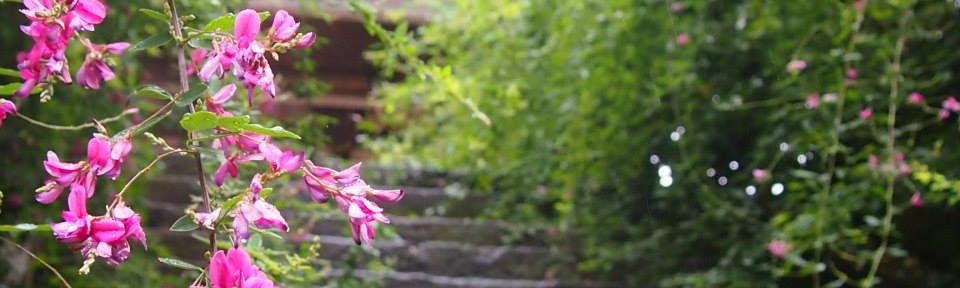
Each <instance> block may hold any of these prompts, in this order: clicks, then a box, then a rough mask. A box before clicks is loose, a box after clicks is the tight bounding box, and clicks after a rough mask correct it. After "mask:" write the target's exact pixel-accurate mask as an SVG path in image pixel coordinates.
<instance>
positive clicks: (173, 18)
mask: <svg viewBox="0 0 960 288" xmlns="http://www.w3.org/2000/svg"><path fill="white" fill-rule="evenodd" d="M175 2H176V1H174V0H167V5H169V6H170V25H171V26H172V27H173V38H174V39H176V40H177V70H178V72H180V93H181V94H183V93H186V92H187V91H189V90H190V82H189V81H188V80H187V79H188V77H189V75H188V74H187V60H186V56H185V53H184V51H183V50H184V48H183V44H184V39H183V27H181V25H180V16H179V15H178V14H177V5H176V3H175ZM193 112H196V107H194V104H193V103H190V113H193ZM189 136H190V143H189V146H190V148H191V149H193V148H197V146H199V144H200V143H199V142H198V141H196V140H195V139H196V138H198V135H197V132H190V134H189ZM193 150H195V149H193ZM193 156H194V158H195V159H196V163H197V171H198V173H197V178H198V180H199V181H200V196H201V198H203V207H204V208H205V209H206V210H207V213H210V212H212V211H213V209H212V208H211V206H210V192H209V191H208V190H207V178H206V176H205V174H204V173H203V156H201V154H200V153H195V154H193ZM216 235H217V232H216V231H210V236H209V237H210V253H213V252H214V251H216V250H217V237H216Z"/></svg>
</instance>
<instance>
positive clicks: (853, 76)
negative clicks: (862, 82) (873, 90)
mask: <svg viewBox="0 0 960 288" xmlns="http://www.w3.org/2000/svg"><path fill="white" fill-rule="evenodd" d="M857 74H858V73H857V69H853V68H847V78H848V79H857Z"/></svg>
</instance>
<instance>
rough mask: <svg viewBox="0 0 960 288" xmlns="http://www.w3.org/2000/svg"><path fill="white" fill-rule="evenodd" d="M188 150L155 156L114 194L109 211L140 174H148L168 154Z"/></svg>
mask: <svg viewBox="0 0 960 288" xmlns="http://www.w3.org/2000/svg"><path fill="white" fill-rule="evenodd" d="M186 152H187V151H186V150H183V149H177V150H173V151H167V152H166V153H163V154H160V155H157V158H154V159H153V161H151V162H150V164H147V166H146V167H143V169H140V171H138V172H137V174H134V175H133V177H131V178H130V180H127V184H124V185H123V188H121V189H120V192H119V193H117V195H116V196H114V198H113V203H111V204H110V207H109V208H107V211H111V210H113V207H114V206H116V205H117V203H119V202H120V199H121V197H122V196H123V193H124V192H127V189H130V186H131V185H133V181H136V180H137V179H139V178H140V176H143V174H146V173H147V171H149V170H150V169H151V168H153V166H156V165H157V163H160V160H163V158H166V157H167V156H170V155H173V154H179V153H186Z"/></svg>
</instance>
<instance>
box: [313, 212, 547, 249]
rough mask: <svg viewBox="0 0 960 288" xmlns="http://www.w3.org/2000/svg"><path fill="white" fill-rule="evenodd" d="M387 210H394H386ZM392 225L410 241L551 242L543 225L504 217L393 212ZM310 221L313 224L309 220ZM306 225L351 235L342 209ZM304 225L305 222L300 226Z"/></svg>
mask: <svg viewBox="0 0 960 288" xmlns="http://www.w3.org/2000/svg"><path fill="white" fill-rule="evenodd" d="M387 212H392V211H390V210H389V208H388V210H387ZM388 217H389V218H390V224H389V226H391V227H393V229H394V230H395V231H396V233H397V235H398V237H399V238H400V239H403V241H405V242H409V243H421V242H426V241H449V242H461V243H467V244H473V245H506V244H512V245H539V246H544V245H547V244H548V243H549V239H548V236H547V233H546V232H545V231H544V230H543V229H534V228H525V227H522V226H517V225H510V224H509V223H506V222H503V221H493V220H490V221H485V220H475V219H470V218H447V217H430V216H426V217H420V216H414V217H406V216H392V215H389V214H388ZM306 225H310V224H306ZM312 225H313V226H312V227H307V228H306V229H307V230H308V231H310V232H311V233H313V234H318V235H327V236H344V237H347V236H351V235H350V232H349V231H348V228H347V227H348V226H347V219H346V216H344V215H342V214H341V213H333V214H332V215H329V216H327V215H324V217H323V218H322V219H320V220H318V221H316V222H314V223H312ZM301 227H303V226H301Z"/></svg>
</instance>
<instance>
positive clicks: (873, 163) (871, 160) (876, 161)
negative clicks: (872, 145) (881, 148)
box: [867, 154, 880, 169]
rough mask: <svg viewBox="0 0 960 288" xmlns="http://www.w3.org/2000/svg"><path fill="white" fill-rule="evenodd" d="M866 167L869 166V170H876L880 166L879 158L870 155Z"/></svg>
mask: <svg viewBox="0 0 960 288" xmlns="http://www.w3.org/2000/svg"><path fill="white" fill-rule="evenodd" d="M867 165H868V166H870V168H873V169H877V167H878V166H880V158H879V157H877V155H874V154H870V157H869V158H868V160H867Z"/></svg>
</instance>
